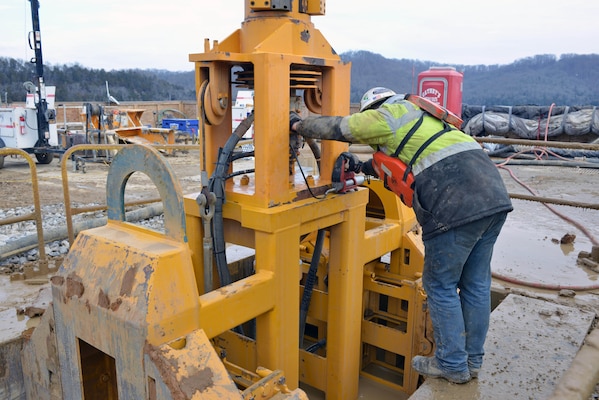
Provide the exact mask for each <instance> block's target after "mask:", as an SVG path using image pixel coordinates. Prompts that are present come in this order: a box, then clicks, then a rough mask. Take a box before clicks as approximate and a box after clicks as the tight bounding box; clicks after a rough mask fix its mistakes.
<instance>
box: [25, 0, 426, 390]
mask: <svg viewBox="0 0 599 400" xmlns="http://www.w3.org/2000/svg"><path fill="white" fill-rule="evenodd" d="M324 14H325V2H324V1H322V0H280V1H274V2H264V3H257V2H254V1H251V0H245V19H244V21H243V22H242V24H241V28H240V29H238V30H236V31H235V32H233V33H232V34H231V35H229V36H228V37H227V38H226V39H225V40H223V41H221V42H218V41H214V42H212V44H211V43H210V42H209V40H208V39H206V40H205V42H204V52H203V53H197V54H191V55H190V56H189V59H190V61H191V62H193V63H194V66H195V71H196V89H197V98H198V115H199V116H200V126H199V143H200V149H201V151H200V160H199V162H200V164H201V166H202V170H203V176H202V183H203V189H202V191H201V192H200V193H196V194H194V195H188V196H183V195H182V192H181V189H180V187H179V184H178V182H177V179H176V177H175V176H174V173H173V171H172V169H171V168H170V167H169V165H168V163H167V162H165V160H164V158H163V157H162V156H161V155H160V154H159V153H158V152H157V151H156V150H154V149H153V148H151V147H150V146H128V147H126V148H123V149H122V150H121V151H119V153H118V154H117V155H116V156H115V157H114V159H113V161H112V163H111V166H110V171H109V175H108V179H107V203H108V204H107V205H108V223H107V225H105V226H103V227H99V228H94V229H90V230H87V231H83V232H81V233H80V234H79V235H78V237H77V239H76V240H75V242H74V243H73V245H72V247H71V250H70V252H69V253H68V255H67V257H66V258H65V260H64V262H63V264H62V266H61V267H60V270H59V272H58V273H57V274H56V275H55V276H54V277H52V279H51V283H52V298H53V302H52V305H51V306H50V307H49V308H48V310H47V311H46V312H45V313H44V315H43V317H42V319H41V322H40V325H39V326H38V327H37V328H36V329H35V330H34V331H33V333H32V334H31V337H30V339H29V340H28V341H27V342H26V343H25V345H24V348H23V352H22V354H23V374H24V378H25V385H26V390H27V396H28V398H32V399H33V398H35V399H55V398H73V399H75V398H77V399H78V398H85V399H95V398H97V399H100V398H101V399H188V398H189V399H191V398H193V399H208V398H227V399H255V398H263V399H268V398H273V399H282V398H295V399H300V398H302V399H303V398H306V392H307V391H315V392H316V393H320V397H325V398H327V399H344V400H345V399H355V398H357V397H358V390H359V383H360V381H363V380H366V381H371V382H373V381H374V382H378V383H379V384H382V385H385V386H387V387H389V388H391V389H392V390H396V391H397V392H398V393H400V392H403V393H411V392H413V391H414V390H415V389H416V387H417V385H418V374H417V373H416V372H415V371H413V370H412V368H411V365H410V360H411V359H412V357H413V356H414V355H416V354H423V355H428V354H431V353H432V351H433V343H432V339H431V337H432V333H431V330H430V326H429V325H428V323H427V321H428V319H427V312H426V305H425V304H426V296H425V294H424V291H423V290H422V287H421V283H420V276H421V271H422V265H423V252H424V249H423V245H422V242H421V238H420V235H419V232H418V229H417V224H416V220H415V216H414V214H413V211H412V210H411V209H408V208H407V207H405V206H403V204H401V202H400V201H399V199H398V198H397V196H395V195H394V194H393V193H391V192H390V191H388V190H386V189H385V188H384V187H383V185H382V183H381V182H380V181H377V180H372V181H371V182H365V183H364V185H363V186H358V185H354V184H353V183H357V182H359V181H358V180H351V179H350V180H348V181H344V182H343V184H342V185H341V186H342V187H343V190H341V191H339V190H337V189H335V188H338V187H339V186H338V185H336V184H338V183H339V182H333V181H332V176H333V170H334V167H335V164H336V162H337V160H338V158H339V155H340V154H341V153H342V152H344V151H346V150H347V149H348V147H347V144H345V143H339V142H331V141H322V143H320V146H315V144H314V143H311V144H310V149H311V150H312V151H313V153H314V158H315V159H318V160H319V163H318V168H317V169H316V168H313V169H312V170H311V171H308V170H307V169H305V168H304V166H303V165H302V163H301V161H298V159H299V157H298V153H299V150H300V149H301V147H302V146H303V139H302V138H301V137H296V136H290V135H289V122H288V116H289V111H290V110H293V111H296V112H300V113H302V114H304V115H306V114H308V113H314V114H322V115H345V114H348V113H349V106H350V102H349V88H350V65H349V64H348V63H345V62H343V61H342V60H341V59H340V57H339V56H338V55H337V53H336V52H335V51H334V49H333V48H332V47H331V45H330V44H329V43H328V42H327V41H326V39H325V38H324V37H323V35H322V34H321V33H320V31H318V30H317V29H316V28H315V27H314V25H313V23H312V22H311V17H312V16H314V15H324ZM233 87H236V88H240V89H244V90H253V91H254V98H253V106H254V111H253V112H252V113H250V115H249V116H247V118H245V119H244V120H243V121H241V122H240V123H239V126H237V128H235V129H234V130H233V129H232V107H233V102H232V100H231V98H232V88H233ZM252 124H253V128H254V148H253V149H252V151H251V156H253V157H254V165H253V168H251V169H248V168H245V169H243V170H241V172H238V169H237V168H236V167H235V164H236V163H237V162H238V160H241V159H242V158H246V157H248V156H249V155H250V153H248V152H245V151H244V150H243V148H242V149H241V152H240V150H239V149H240V147H239V146H238V145H237V144H238V142H239V141H240V139H241V138H242V137H243V136H244V135H245V134H246V133H247V132H248V130H249V129H250V127H251V126H252ZM231 132H233V133H231ZM316 153H318V154H316ZM137 171H140V172H142V173H145V174H146V175H148V176H149V177H150V178H151V180H152V182H153V183H154V184H155V185H156V187H157V188H158V191H159V192H160V195H161V197H162V201H163V205H164V210H165V211H164V217H165V229H164V233H160V232H155V231H152V230H149V229H146V228H142V227H139V226H136V225H133V224H130V223H127V222H126V221H125V213H124V191H125V187H126V183H127V180H128V178H129V177H130V176H131V175H132V174H133V173H134V172H137ZM347 182H349V185H347V184H346V183H347ZM352 182H353V183H352ZM231 247H240V248H244V249H246V250H247V251H248V253H249V254H250V255H249V256H248V257H247V258H246V259H244V260H242V262H233V261H232V260H229V259H227V257H228V256H227V250H228V249H229V248H231Z"/></svg>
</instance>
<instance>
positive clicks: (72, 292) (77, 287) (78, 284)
mask: <svg viewBox="0 0 599 400" xmlns="http://www.w3.org/2000/svg"><path fill="white" fill-rule="evenodd" d="M84 292H85V287H84V286H83V281H82V280H81V278H80V277H78V276H77V275H76V274H74V273H72V274H69V276H67V292H66V297H67V298H69V299H70V298H72V297H73V296H77V297H79V298H81V296H83V293H84Z"/></svg>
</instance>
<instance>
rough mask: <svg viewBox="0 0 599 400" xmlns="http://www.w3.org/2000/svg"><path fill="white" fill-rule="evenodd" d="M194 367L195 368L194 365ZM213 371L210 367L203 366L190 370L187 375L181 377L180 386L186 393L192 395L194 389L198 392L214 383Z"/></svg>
mask: <svg viewBox="0 0 599 400" xmlns="http://www.w3.org/2000/svg"><path fill="white" fill-rule="evenodd" d="M194 369H196V368H195V367H194ZM213 378H214V372H212V370H211V369H208V368H204V369H201V370H197V369H196V371H193V372H190V374H189V376H187V377H184V378H182V379H181V388H182V389H183V391H184V392H185V393H187V394H188V395H190V396H191V395H193V393H194V392H195V391H196V390H199V391H200V393H201V392H203V391H205V390H206V389H208V388H210V387H212V386H213V385H214V379H213Z"/></svg>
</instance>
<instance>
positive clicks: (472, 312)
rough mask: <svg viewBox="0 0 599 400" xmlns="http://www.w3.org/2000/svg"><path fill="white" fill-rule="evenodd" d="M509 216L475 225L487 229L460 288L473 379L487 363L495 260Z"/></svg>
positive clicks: (466, 268) (498, 215)
mask: <svg viewBox="0 0 599 400" xmlns="http://www.w3.org/2000/svg"><path fill="white" fill-rule="evenodd" d="M506 216H507V214H506V213H500V214H496V215H494V216H492V217H489V218H485V219H483V220H481V221H479V222H477V223H475V224H477V225H479V226H480V228H485V231H484V232H483V233H482V235H481V237H480V240H478V241H477V242H476V244H475V245H474V247H473V248H472V252H471V253H470V256H469V257H468V259H467V261H466V263H465V264H464V269H463V271H462V278H461V280H460V282H459V284H458V288H459V289H460V299H461V302H462V311H463V315H464V326H465V330H466V352H467V353H468V367H469V368H470V371H471V372H472V371H474V374H473V375H476V373H477V371H478V370H479V369H480V367H481V365H482V361H483V355H484V349H483V346H484V343H485V338H486V335H487V330H488V329H489V316H490V313H491V257H492V255H493V246H494V245H495V242H496V240H497V236H498V235H499V232H500V231H501V227H502V226H503V224H504V222H505V219H506Z"/></svg>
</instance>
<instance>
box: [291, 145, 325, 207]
mask: <svg viewBox="0 0 599 400" xmlns="http://www.w3.org/2000/svg"><path fill="white" fill-rule="evenodd" d="M289 149H290V150H291V154H293V158H295V161H296V162H297V165H298V166H299V170H300V172H301V173H302V177H303V178H304V182H305V183H306V187H307V188H308V191H309V192H310V195H312V197H314V198H315V199H317V200H322V199H324V198H325V197H327V195H326V194H324V195H322V196H321V197H318V196H317V195H315V194H314V192H312V188H311V187H310V185H309V184H308V179H307V178H306V175H305V174H304V170H303V169H302V165H301V164H300V162H299V160H298V158H297V154H295V150H294V149H293V147H292V146H291V145H289Z"/></svg>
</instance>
